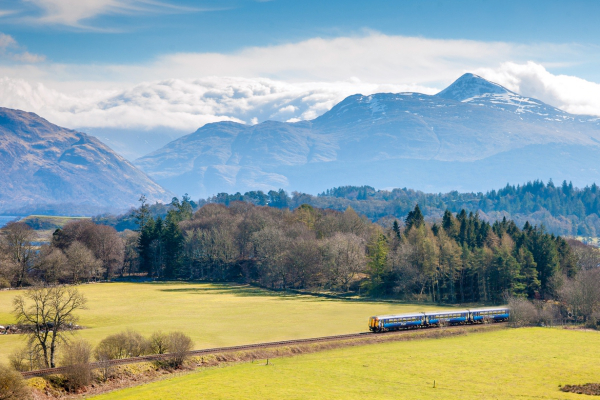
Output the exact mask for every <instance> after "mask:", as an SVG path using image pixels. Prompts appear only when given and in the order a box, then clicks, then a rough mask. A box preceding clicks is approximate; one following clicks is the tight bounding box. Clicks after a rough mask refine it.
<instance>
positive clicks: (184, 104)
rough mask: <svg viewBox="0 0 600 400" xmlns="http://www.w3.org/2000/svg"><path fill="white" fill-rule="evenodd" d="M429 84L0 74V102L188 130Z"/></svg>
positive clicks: (69, 118)
mask: <svg viewBox="0 0 600 400" xmlns="http://www.w3.org/2000/svg"><path fill="white" fill-rule="evenodd" d="M406 90H413V91H414V90H418V91H423V92H429V93H432V92H435V89H431V88H427V87H419V86H409V85H395V86H382V85H376V84H365V83H356V82H307V83H286V82H281V81H274V80H271V79H266V78H256V79H244V78H228V77H208V78H204V79H197V80H193V81H189V80H179V79H170V80H165V81H155V82H148V83H142V84H139V85H135V86H133V87H131V88H129V89H125V90H91V91H85V92H81V93H75V94H68V93H62V92H60V91H58V90H55V89H51V88H48V87H47V86H45V85H43V84H39V83H38V84H31V83H29V82H27V81H25V80H21V79H11V78H3V79H0V99H2V102H1V105H2V106H5V107H10V108H18V109H24V110H27V111H33V112H36V113H38V114H40V115H41V116H43V117H45V118H47V119H49V120H50V121H52V122H54V123H56V124H58V125H61V126H66V127H70V128H81V127H89V128H92V127H93V128H100V127H112V128H131V129H151V128H156V127H167V128H171V129H176V130H181V131H187V132H189V131H192V130H195V129H197V128H198V127H200V126H201V125H204V124H206V123H209V122H216V121H222V120H232V121H237V122H243V123H250V124H253V123H257V122H259V121H264V120H267V119H275V120H289V119H290V118H297V119H298V120H301V119H311V118H314V117H316V116H318V115H320V114H322V113H324V112H325V111H327V110H328V109H330V108H331V107H333V105H335V104H336V103H337V102H339V101H341V100H342V99H343V98H344V97H346V96H349V95H351V94H354V93H358V92H361V93H365V94H370V93H376V92H380V91H394V92H399V91H406Z"/></svg>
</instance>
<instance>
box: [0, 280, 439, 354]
mask: <svg viewBox="0 0 600 400" xmlns="http://www.w3.org/2000/svg"><path fill="white" fill-rule="evenodd" d="M80 290H81V291H82V292H83V293H84V294H85V296H86V297H87V298H88V309H87V310H82V311H80V312H79V315H80V317H81V319H80V324H81V325H83V326H85V327H87V328H88V329H85V330H82V331H78V332H77V333H76V334H77V335H80V336H81V337H83V338H85V339H88V340H89V341H90V342H92V344H94V345H95V344H97V343H98V342H99V341H100V340H101V339H102V338H104V337H106V336H107V335H109V334H112V333H116V332H119V331H122V330H125V329H132V330H136V331H139V332H140V333H142V334H144V335H149V334H151V333H152V332H154V331H156V330H162V331H171V330H181V331H183V332H185V333H187V334H189V335H190V336H191V337H192V338H193V340H194V342H195V347H196V348H209V347H219V346H229V345H236V344H250V343H258V342H266V341H274V340H283V339H296V338H308V337H315V336H322V335H332V334H342V333H354V332H360V331H365V330H366V329H367V322H368V318H369V316H371V315H374V314H388V313H402V312H414V311H420V310H431V309H439V308H440V307H439V306H432V305H429V306H423V305H412V304H397V303H396V304H394V303H384V302H358V301H344V300H332V299H326V298H321V297H315V296H303V295H289V294H284V293H277V292H270V291H266V290H261V289H257V288H253V287H248V286H234V285H224V284H223V285H219V284H191V283H190V284H186V283H101V284H88V285H81V286H80ZM19 293H20V292H19V291H1V292H0V325H5V324H10V323H12V322H13V321H14V320H13V317H12V316H11V314H10V311H11V308H12V299H13V298H14V297H15V296H16V295H18V294H19ZM23 344H24V339H23V337H22V336H20V335H6V336H4V335H3V336H0V361H2V360H6V357H7V355H8V354H10V353H11V352H12V351H13V349H14V348H15V347H16V346H21V345H23Z"/></svg>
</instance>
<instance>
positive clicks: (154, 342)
mask: <svg viewBox="0 0 600 400" xmlns="http://www.w3.org/2000/svg"><path fill="white" fill-rule="evenodd" d="M167 337H168V335H166V334H164V333H162V332H160V331H158V332H154V333H153V334H152V336H150V351H151V352H152V354H165V353H167V352H168V348H167Z"/></svg>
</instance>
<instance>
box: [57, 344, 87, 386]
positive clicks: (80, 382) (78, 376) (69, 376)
mask: <svg viewBox="0 0 600 400" xmlns="http://www.w3.org/2000/svg"><path fill="white" fill-rule="evenodd" d="M91 356H92V345H91V344H89V342H87V341H85V340H83V339H81V340H78V341H75V342H72V343H69V344H68V345H67V346H66V347H65V349H64V351H63V357H62V359H61V364H62V365H63V366H66V367H68V368H67V370H66V371H65V372H64V373H63V375H64V377H65V378H66V382H65V388H66V389H67V390H69V391H73V390H77V389H80V388H82V387H85V386H87V385H89V384H90V383H91V381H92V368H91V365H90V361H91Z"/></svg>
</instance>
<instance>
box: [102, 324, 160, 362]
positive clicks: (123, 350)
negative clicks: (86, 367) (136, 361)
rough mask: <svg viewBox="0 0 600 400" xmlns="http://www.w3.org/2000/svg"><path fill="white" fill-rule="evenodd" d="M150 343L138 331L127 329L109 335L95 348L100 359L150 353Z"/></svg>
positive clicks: (113, 358) (114, 358)
mask: <svg viewBox="0 0 600 400" xmlns="http://www.w3.org/2000/svg"><path fill="white" fill-rule="evenodd" d="M149 351H150V343H149V342H148V340H146V339H145V338H144V337H143V336H142V335H140V334H139V333H138V332H133V331H126V332H121V333H117V334H114V335H110V336H107V337H106V338H105V339H103V340H102V341H101V342H100V343H99V344H98V346H97V347H96V350H95V352H94V353H95V356H96V359H97V360H98V361H104V360H116V359H120V358H128V357H138V356H141V355H144V354H148V353H149Z"/></svg>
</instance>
